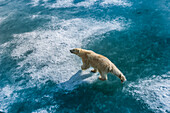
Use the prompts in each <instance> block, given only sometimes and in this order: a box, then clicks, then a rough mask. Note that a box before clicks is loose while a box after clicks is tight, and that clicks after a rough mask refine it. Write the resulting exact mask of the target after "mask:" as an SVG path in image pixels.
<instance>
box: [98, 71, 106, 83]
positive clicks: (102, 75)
mask: <svg viewBox="0 0 170 113" xmlns="http://www.w3.org/2000/svg"><path fill="white" fill-rule="evenodd" d="M99 73H100V76H99V79H100V80H102V81H105V80H107V73H104V72H101V71H100V70H99Z"/></svg>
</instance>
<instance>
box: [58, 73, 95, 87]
mask: <svg viewBox="0 0 170 113" xmlns="http://www.w3.org/2000/svg"><path fill="white" fill-rule="evenodd" d="M95 75H96V74H94V73H91V72H89V73H85V72H83V71H82V70H79V71H78V72H77V73H76V74H74V75H73V76H72V77H71V78H70V79H69V80H68V81H65V82H63V83H60V87H61V88H62V89H65V90H73V89H74V88H76V86H78V85H80V84H83V83H88V82H89V81H94V80H96V79H97V76H95ZM92 76H93V77H92Z"/></svg>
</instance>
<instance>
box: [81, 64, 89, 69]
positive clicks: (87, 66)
mask: <svg viewBox="0 0 170 113" xmlns="http://www.w3.org/2000/svg"><path fill="white" fill-rule="evenodd" d="M89 67H90V66H89V65H82V66H81V69H82V70H86V69H88V68H89Z"/></svg>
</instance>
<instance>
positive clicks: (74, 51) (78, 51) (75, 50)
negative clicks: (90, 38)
mask: <svg viewBox="0 0 170 113" xmlns="http://www.w3.org/2000/svg"><path fill="white" fill-rule="evenodd" d="M80 51H81V49H80V48H75V49H71V50H70V52H71V53H73V54H76V55H79V54H80Z"/></svg>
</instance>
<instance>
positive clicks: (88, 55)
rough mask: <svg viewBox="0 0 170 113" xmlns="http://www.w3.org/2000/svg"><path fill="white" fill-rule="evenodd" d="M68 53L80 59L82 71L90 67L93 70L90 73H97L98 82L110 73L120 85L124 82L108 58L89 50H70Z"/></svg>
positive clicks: (123, 78)
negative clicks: (117, 79)
mask: <svg viewBox="0 0 170 113" xmlns="http://www.w3.org/2000/svg"><path fill="white" fill-rule="evenodd" d="M70 52H71V53H73V54H76V55H78V56H79V57H81V59H82V62H83V65H82V66H81V69H82V70H86V69H88V68H89V67H90V66H91V67H93V68H94V69H93V70H91V72H94V73H95V72H97V71H99V73H100V76H99V79H100V80H102V81H104V80H107V73H109V72H110V73H112V74H114V75H116V76H117V77H118V78H119V79H120V80H121V82H122V83H123V82H124V81H126V77H125V76H124V75H123V73H122V72H121V71H120V70H119V69H118V68H117V67H116V66H115V65H114V64H113V63H112V62H111V61H110V60H109V59H108V58H106V57H104V56H102V55H100V54H97V53H95V52H93V51H91V50H85V49H81V48H75V49H72V50H70Z"/></svg>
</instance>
